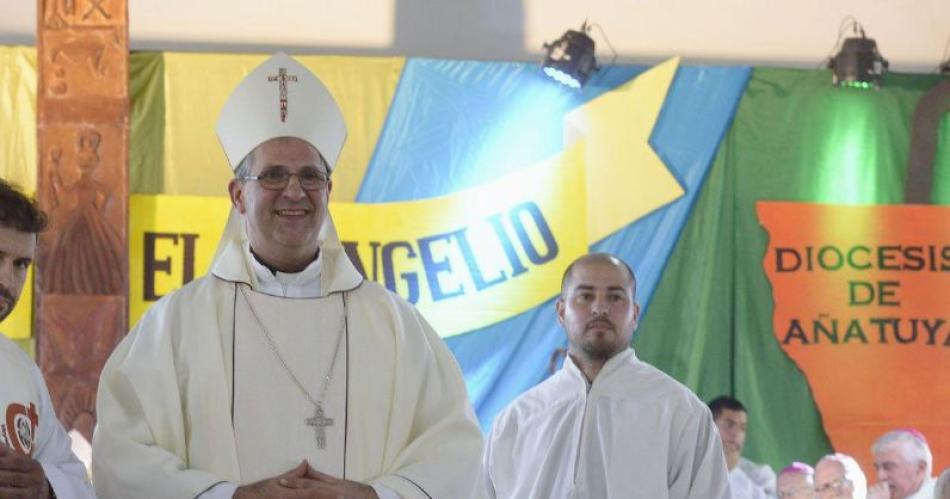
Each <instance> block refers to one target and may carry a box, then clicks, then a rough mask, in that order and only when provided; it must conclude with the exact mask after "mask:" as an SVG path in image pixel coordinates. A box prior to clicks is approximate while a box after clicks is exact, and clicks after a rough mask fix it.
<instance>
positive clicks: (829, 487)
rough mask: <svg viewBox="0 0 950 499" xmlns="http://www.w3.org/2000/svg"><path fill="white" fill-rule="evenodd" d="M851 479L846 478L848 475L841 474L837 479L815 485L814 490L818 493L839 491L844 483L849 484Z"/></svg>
mask: <svg viewBox="0 0 950 499" xmlns="http://www.w3.org/2000/svg"><path fill="white" fill-rule="evenodd" d="M850 484H851V480H848V477H846V476H843V477H841V478H838V479H837V480H833V481H830V482H828V483H826V484H824V485H822V486H821V487H815V492H818V493H819V494H826V493H828V492H841V491H842V490H843V489H844V488H845V486H846V485H850Z"/></svg>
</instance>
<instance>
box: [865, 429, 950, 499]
mask: <svg viewBox="0 0 950 499" xmlns="http://www.w3.org/2000/svg"><path fill="white" fill-rule="evenodd" d="M871 451H872V452H873V453H874V468H875V469H876V470H877V478H878V480H880V482H881V484H886V485H887V488H888V490H889V491H890V497H891V499H931V498H932V497H933V496H934V485H935V484H936V479H935V478H934V477H933V476H932V475H933V455H932V454H931V453H930V446H928V445H927V439H926V438H925V437H924V435H923V434H922V433H920V432H919V431H917V430H914V429H898V430H892V431H889V432H887V433H885V434H884V435H882V436H881V437H880V438H878V439H877V441H876V442H874V446H873V447H871Z"/></svg>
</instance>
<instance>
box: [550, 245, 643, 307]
mask: <svg viewBox="0 0 950 499" xmlns="http://www.w3.org/2000/svg"><path fill="white" fill-rule="evenodd" d="M580 262H599V263H609V264H611V265H616V264H617V263H620V264H621V265H623V268H625V269H627V274H628V275H629V276H630V281H631V282H632V284H631V288H632V293H631V294H632V296H631V298H633V299H636V297H637V276H636V275H634V273H633V269H631V268H630V266H629V265H627V262H625V261H623V260H621V259H619V258H617V257H615V256H613V255H611V254H610V253H588V254H586V255H583V256H581V257H578V258H577V259H576V260H574V261H573V262H571V264H570V265H568V266H567V269H565V270H564V275H563V276H561V296H562V297H563V296H564V292H565V291H566V290H565V289H564V286H565V285H566V284H567V280H568V278H570V277H571V272H573V271H574V266H575V265H577V264H578V263H580Z"/></svg>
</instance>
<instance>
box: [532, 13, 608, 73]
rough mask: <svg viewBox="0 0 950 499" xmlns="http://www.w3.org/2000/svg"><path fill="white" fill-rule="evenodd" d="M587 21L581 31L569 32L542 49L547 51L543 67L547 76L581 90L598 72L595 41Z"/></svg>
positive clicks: (546, 44)
mask: <svg viewBox="0 0 950 499" xmlns="http://www.w3.org/2000/svg"><path fill="white" fill-rule="evenodd" d="M590 28H591V27H590V26H588V24H587V21H584V24H582V25H581V30H580V31H574V30H567V31H566V32H565V33H564V34H563V35H561V37H560V38H558V39H557V40H555V41H554V42H551V43H545V44H544V45H543V46H542V47H543V48H544V49H545V50H546V51H547V55H545V57H544V62H543V63H542V67H543V68H544V72H545V74H547V75H548V76H550V77H551V78H553V79H555V80H557V81H558V82H560V83H562V84H564V85H567V86H569V87H571V88H581V87H583V86H584V84H585V83H587V80H588V79H589V78H590V76H591V75H592V74H593V73H594V71H597V70H598V69H600V68H598V67H597V59H596V58H595V57H594V39H593V38H591V37H590V35H588V33H590Z"/></svg>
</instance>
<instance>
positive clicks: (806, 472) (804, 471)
mask: <svg viewBox="0 0 950 499" xmlns="http://www.w3.org/2000/svg"><path fill="white" fill-rule="evenodd" d="M775 486H776V491H777V492H778V499H817V497H818V496H817V495H816V494H815V469H814V468H812V467H811V466H809V465H807V464H805V463H800V462H798V461H795V462H794V463H792V464H790V465H788V466H786V467H785V468H784V469H783V470H782V471H780V472H779V474H778V479H777V480H776V484H775Z"/></svg>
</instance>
